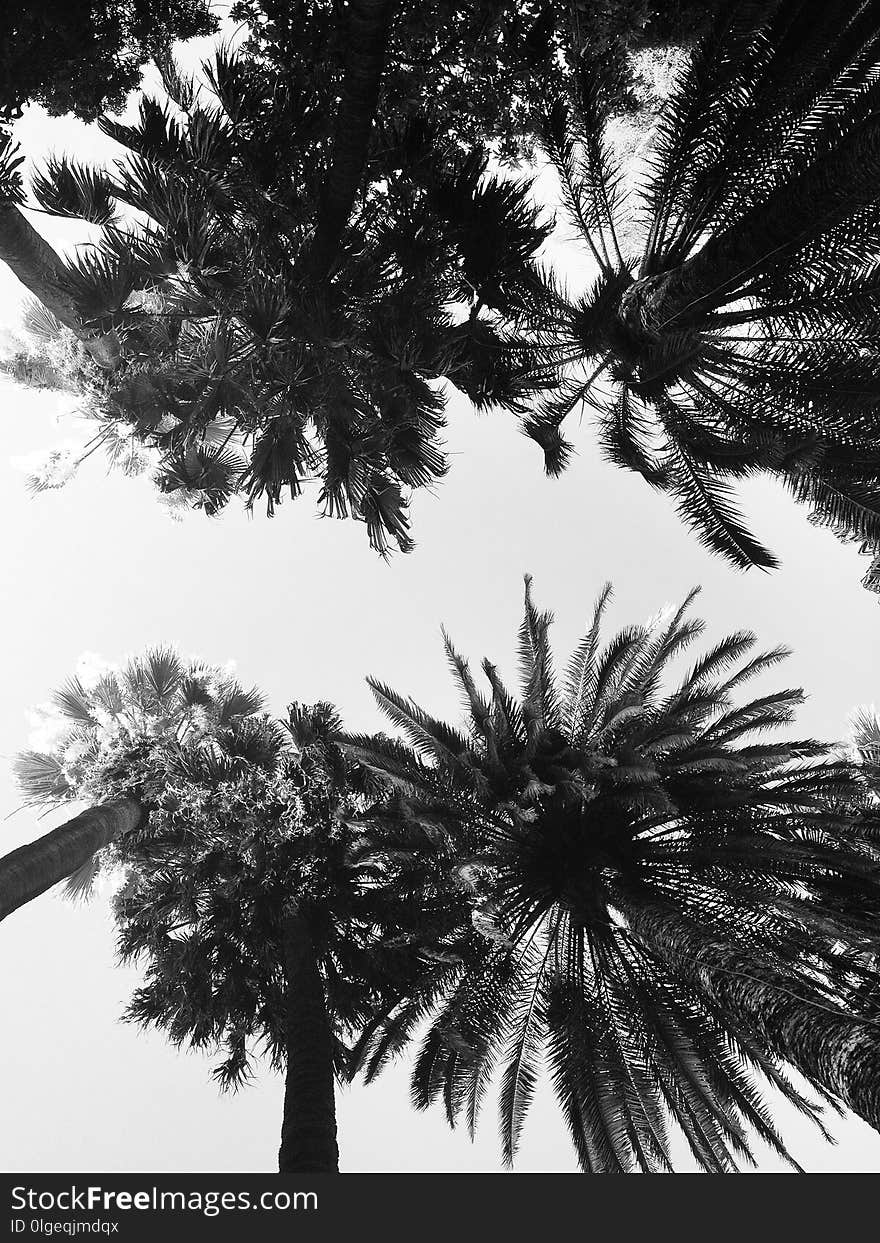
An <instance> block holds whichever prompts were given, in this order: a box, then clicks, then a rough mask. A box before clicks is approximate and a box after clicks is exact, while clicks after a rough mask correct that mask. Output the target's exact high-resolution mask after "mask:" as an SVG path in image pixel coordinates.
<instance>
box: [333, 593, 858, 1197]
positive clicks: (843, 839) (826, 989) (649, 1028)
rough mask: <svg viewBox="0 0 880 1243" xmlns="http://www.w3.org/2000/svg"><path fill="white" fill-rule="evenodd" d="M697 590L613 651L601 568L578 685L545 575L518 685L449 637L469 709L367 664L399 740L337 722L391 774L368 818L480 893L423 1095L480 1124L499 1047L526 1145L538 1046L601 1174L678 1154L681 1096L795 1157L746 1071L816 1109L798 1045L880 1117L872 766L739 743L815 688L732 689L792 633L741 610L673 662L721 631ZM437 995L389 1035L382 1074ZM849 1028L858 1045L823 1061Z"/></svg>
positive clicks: (739, 1136)
mask: <svg viewBox="0 0 880 1243" xmlns="http://www.w3.org/2000/svg"><path fill="white" fill-rule="evenodd" d="M694 594H695V593H692V594H691V596H689V597H688V599H687V600H686V601H685V602H684V604H683V605H682V606H681V608H679V609H678V610H677V611H675V612H674V613H673V614H672V615H671V616H665V617H664V616H662V615H661V617H660V618H659V619H655V620H654V621H653V622H652V623H650V624H648V625H645V626H633V627H628V628H627V629H624V630H622V631H621V632H619V633H618V634H617V635H615V636H614V637H613V638H612V639H611V640H610V641H609V642H608V643H607V644H605V645H604V647H603V646H602V644H601V639H600V624H601V618H602V613H603V609H604V607H605V604H606V602H607V599H608V596H609V589H608V588H607V587H606V588H605V589H604V591H603V592H602V594H601V596H600V598H599V601H598V603H597V606H596V610H595V615H594V618H593V622H592V625H591V626H590V628H589V630H588V632H587V634H586V636H585V637H584V639H583V640H582V642H581V643H580V644H579V645H578V647H577V649H576V651H575V653H574V655H573V656H572V658H571V661H570V662H569V665H568V669H567V672H566V676H565V679H564V681H563V682H562V683H561V684H560V682H559V681H558V680H557V678H556V675H555V673H554V670H553V662H552V658H551V652H550V648H549V644H548V630H549V626H550V622H551V616H550V614H548V613H541V612H539V611H538V610H537V609H536V608H535V606H534V604H533V602H532V599H531V594H530V591H529V586H528V580H527V587H526V603H525V617H524V620H523V624H522V627H521V630H520V638H519V648H520V660H521V667H522V689H521V695H520V697H519V699H517V698H516V697H515V696H514V695H513V694H512V693H511V692H510V691H508V689H507V688H506V687H505V685H504V683H503V682H502V680H501V678H500V677H499V674H498V672H497V670H496V668H495V667H494V666H493V665H491V664H490V663H488V662H484V664H483V670H484V673H485V675H486V678H487V680H488V683H489V687H490V691H491V694H490V696H489V697H488V698H486V697H484V696H483V695H482V694H481V692H480V691H479V689H478V688H477V685H476V683H475V681H474V679H473V677H472V674H471V672H470V669H469V666H468V664H467V663H466V662H465V661H464V660H463V659H462V657H461V656H460V655H459V654H458V653H457V652H456V651H455V650H454V648H453V647H452V645H451V643H450V642H449V640H448V639H446V652H447V656H448V657H449V661H450V664H451V667H452V670H453V673H454V675H455V678H456V680H457V681H458V683H459V685H460V687H461V689H462V691H463V694H464V701H465V707H466V710H467V728H466V730H465V731H464V732H462V731H460V730H457V729H454V728H453V727H451V726H449V725H447V724H445V723H443V722H440V721H438V720H435V719H434V718H432V717H431V716H429V715H428V714H427V713H426V712H424V711H423V710H422V709H421V708H419V707H418V706H416V705H415V704H414V703H412V702H411V701H409V700H407V699H405V698H403V697H401V696H400V695H398V694H396V693H395V692H393V691H392V690H390V689H388V688H387V687H385V686H383V685H382V684H380V683H378V682H375V681H372V682H371V686H372V688H373V691H374V693H375V695H376V698H377V700H378V702H379V705H380V707H381V708H382V709H383V710H384V711H385V712H386V714H387V715H388V716H389V717H390V719H391V720H392V721H393V722H394V724H395V725H396V726H397V727H398V728H399V729H400V730H401V731H402V733H403V734H404V736H405V738H406V742H398V741H393V740H389V739H384V738H382V737H379V738H370V737H366V736H349V737H348V738H346V739H345V745H346V747H347V749H348V750H349V752H350V754H351V755H352V756H353V757H356V758H357V759H358V760H359V761H360V762H361V763H363V764H365V765H367V766H369V767H371V768H372V769H373V770H374V771H376V772H377V773H379V774H381V775H382V777H383V779H384V780H386V781H390V782H392V784H393V785H394V786H395V787H396V788H397V793H396V794H395V795H394V796H393V797H391V798H389V799H387V800H385V802H384V803H382V804H381V805H379V806H377V807H376V808H374V809H373V810H372V812H371V814H370V819H371V822H372V824H373V826H374V830H375V829H376V826H379V827H380V829H381V835H383V836H384V841H385V845H386V848H387V849H388V850H389V852H390V853H391V854H392V855H395V854H396V853H399V854H400V855H401V856H403V857H405V856H406V855H407V852H409V853H410V854H411V855H419V854H426V853H427V854H428V855H431V856H432V857H434V858H435V860H436V861H437V865H438V867H441V868H442V867H443V866H445V867H446V868H447V869H448V874H449V876H450V877H451V879H450V880H449V882H448V883H449V884H450V885H452V886H454V885H456V884H457V885H458V886H459V887H460V888H463V889H464V890H465V891H466V892H467V893H469V895H470V904H471V907H472V912H473V913H472V924H473V926H472V928H471V929H470V930H469V931H468V932H465V933H463V934H462V940H461V944H460V946H459V952H460V955H461V958H462V963H461V964H460V966H459V968H458V970H457V974H456V976H455V979H454V980H453V981H452V982H451V983H450V984H449V986H448V987H447V989H446V990H445V992H444V994H443V995H442V996H441V997H440V998H439V999H437V1000H436V1002H435V1005H434V1007H433V1011H432V1023H431V1026H430V1030H429V1033H428V1035H427V1038H426V1039H425V1041H424V1043H423V1045H422V1049H421V1053H420V1055H419V1057H418V1061H417V1065H416V1070H415V1074H414V1079H413V1096H414V1100H415V1101H416V1103H417V1104H418V1105H420V1106H422V1107H424V1106H426V1105H427V1104H428V1103H429V1102H430V1101H432V1100H434V1099H435V1098H438V1097H442V1098H443V1100H444V1102H445V1106H446V1111H447V1115H448V1117H449V1119H450V1121H455V1120H456V1119H457V1118H459V1117H460V1116H461V1115H462V1114H463V1115H465V1116H466V1117H467V1120H468V1123H469V1125H470V1127H471V1128H473V1126H474V1124H475V1121H476V1118H477V1113H478V1110H479V1107H480V1102H481V1099H482V1097H483V1095H484V1093H485V1091H486V1088H487V1086H488V1083H489V1081H490V1079H491V1077H492V1075H493V1073H494V1072H495V1071H496V1070H497V1071H498V1073H499V1076H500V1098H499V1099H500V1116H501V1134H502V1140H503V1149H504V1154H505V1157H506V1158H507V1159H508V1160H512V1159H513V1156H514V1153H515V1151H516V1147H517V1143H518V1139H519V1135H520V1130H521V1127H522V1123H523V1119H524V1116H525V1114H526V1111H527V1108H528V1106H529V1103H530V1101H531V1098H532V1096H533V1093H534V1091H535V1088H536V1083H537V1080H538V1076H539V1073H540V1068H541V1066H542V1065H546V1066H548V1067H549V1073H550V1076H551V1078H552V1081H553V1086H554V1088H555V1091H556V1095H557V1097H558V1099H559V1103H560V1106H561V1108H562V1110H563V1112H564V1114H565V1117H566V1121H567V1123H568V1126H569V1128H570V1131H571V1135H572V1138H573V1140H574V1143H575V1146H576V1149H577V1153H578V1157H579V1160H580V1162H581V1165H582V1167H583V1168H584V1169H585V1170H588V1171H594V1172H600V1171H601V1172H622V1171H631V1170H645V1171H650V1170H661V1169H668V1168H671V1167H670V1160H671V1158H670V1148H669V1140H668V1135H667V1120H668V1118H669V1117H671V1118H672V1119H674V1121H675V1122H676V1123H677V1124H678V1126H679V1127H680V1128H681V1130H682V1131H683V1132H684V1135H685V1136H686V1138H687V1141H688V1144H689V1146H690V1149H691V1151H692V1152H693V1154H694V1156H695V1157H696V1159H697V1161H698V1162H699V1164H700V1166H701V1167H702V1168H703V1169H705V1170H709V1171H716V1172H718V1171H723V1170H729V1169H731V1168H733V1158H734V1156H739V1157H741V1158H744V1159H746V1160H748V1159H750V1152H749V1147H748V1142H747V1136H746V1132H747V1130H748V1128H752V1129H753V1130H754V1132H755V1133H756V1134H757V1135H758V1136H760V1137H761V1138H762V1139H764V1140H765V1141H767V1142H769V1143H770V1144H772V1145H773V1146H774V1147H775V1148H776V1149H777V1150H778V1151H780V1152H783V1153H784V1152H785V1149H784V1147H783V1145H782V1141H781V1140H780V1138H779V1137H778V1135H777V1133H776V1131H775V1128H774V1126H773V1123H772V1120H771V1117H770V1114H769V1112H768V1110H767V1107H766V1105H765V1104H764V1103H763V1101H762V1099H761V1096H760V1093H759V1091H758V1087H757V1084H756V1080H755V1074H756V1073H757V1074H758V1075H759V1076H760V1077H763V1079H764V1080H765V1081H768V1082H769V1083H771V1084H773V1085H774V1086H775V1087H777V1088H779V1089H781V1090H782V1092H783V1093H784V1094H785V1095H786V1096H787V1097H788V1099H789V1100H791V1101H793V1102H795V1104H797V1106H798V1107H799V1108H801V1109H803V1110H804V1111H805V1112H806V1113H808V1114H809V1115H810V1116H811V1117H813V1118H816V1116H817V1115H816V1110H815V1107H814V1106H813V1105H810V1104H809V1103H808V1102H806V1101H805V1100H804V1099H803V1098H801V1097H800V1096H799V1094H798V1093H797V1092H796V1091H795V1090H794V1089H793V1088H792V1087H791V1085H790V1084H789V1083H788V1081H787V1080H786V1079H785V1078H784V1076H783V1075H782V1073H781V1071H780V1068H779V1063H780V1062H784V1061H785V1060H789V1061H794V1062H796V1064H797V1065H798V1067H799V1069H801V1070H802V1071H803V1073H805V1074H806V1075H807V1077H808V1078H809V1079H811V1081H812V1082H813V1084H814V1086H816V1088H817V1089H818V1090H819V1092H820V1093H821V1094H823V1095H825V1096H826V1097H830V1098H832V1099H834V1100H835V1101H837V1100H843V1101H845V1102H846V1103H849V1104H850V1105H852V1106H853V1107H854V1108H857V1109H859V1111H860V1112H862V1113H863V1114H864V1115H865V1116H867V1117H869V1118H870V1120H872V1121H873V1122H874V1124H875V1125H880V1111H878V1108H880V1097H878V1086H880V1042H878V1029H877V1027H876V1025H874V1026H872V1025H871V1022H870V1021H868V1022H858V1021H856V1020H855V1018H854V1017H853V1015H852V1014H851V1013H848V1012H847V1011H846V1009H845V1007H844V1002H843V1000H842V998H843V997H844V996H848V995H849V991H850V988H851V983H852V979H853V978H854V977H853V974H852V973H853V972H855V973H856V975H858V974H859V973H860V972H861V973H862V974H864V971H865V969H864V968H862V967H859V965H858V960H857V950H858V949H859V947H862V946H863V945H864V944H865V943H866V942H867V941H869V940H870V939H871V938H872V937H876V928H877V913H878V892H880V891H878V883H877V882H878V869H877V851H876V844H875V842H876V821H875V820H873V819H872V818H871V816H870V813H869V811H868V810H867V808H866V794H865V788H864V784H863V782H862V780H861V777H860V774H859V772H858V770H857V769H856V768H855V767H853V766H852V765H850V764H849V763H847V762H846V761H845V760H839V759H835V758H833V757H830V756H829V755H828V754H827V749H826V748H825V747H824V746H823V745H822V744H820V743H818V742H814V741H810V740H805V741H795V742H779V741H772V740H762V741H749V738H750V736H753V735H755V734H760V733H761V732H763V731H766V730H768V729H773V728H775V727H777V726H780V725H784V724H787V723H788V722H790V721H791V719H792V715H793V710H794V708H795V706H796V705H797V704H798V703H799V702H800V700H801V698H802V695H801V693H800V692H799V691H792V690H786V691H781V692H776V693H772V694H766V695H763V696H761V697H759V698H756V699H753V700H751V701H749V702H746V703H741V704H737V703H736V697H737V691H738V689H739V688H740V687H742V686H743V685H744V684H745V683H746V682H747V681H748V680H749V679H750V678H752V677H755V676H756V675H758V674H760V673H762V672H763V671H764V670H766V669H769V668H770V667H771V666H773V665H775V664H776V663H777V662H778V661H779V660H781V659H782V658H783V657H784V656H785V655H786V652H785V651H784V650H782V649H776V650H773V651H769V652H764V653H761V654H758V655H754V654H752V651H751V649H752V647H753V645H754V643H755V637H754V635H752V634H750V633H746V632H738V633H735V634H732V635H729V636H727V637H726V638H724V639H722V640H721V641H720V642H719V643H717V644H715V646H713V647H712V648H710V649H709V650H708V651H707V652H705V653H704V654H703V655H702V656H700V657H699V658H698V659H697V660H696V661H695V662H694V664H693V665H692V666H691V668H690V670H689V671H688V672H687V673H686V675H685V676H684V677H683V678H681V679H680V680H679V681H678V682H677V683H673V684H670V683H669V681H668V679H667V677H666V668H667V665H668V664H669V662H670V661H671V659H672V658H673V657H675V656H676V655H677V654H679V653H681V652H682V651H683V650H684V649H685V648H686V647H687V646H688V645H689V644H691V643H692V642H693V640H694V639H695V638H697V636H699V635H700V634H701V632H702V630H703V623H702V622H700V621H699V620H697V619H695V618H692V617H690V616H689V615H688V608H689V605H690V603H691V601H692V599H693V595H694ZM424 1014H425V1009H424V1008H423V1009H422V1010H420V1011H419V1012H418V1013H417V1014H412V1013H411V1012H408V1011H406V1012H404V1011H401V1012H400V1013H399V1014H398V1015H396V1016H393V1017H392V1019H390V1020H389V1022H387V1023H386V1024H384V1025H383V1026H382V1027H381V1028H379V1029H377V1030H376V1032H375V1033H374V1034H373V1036H372V1039H371V1041H367V1044H366V1046H365V1048H364V1049H363V1050H362V1052H361V1060H362V1062H363V1064H364V1065H365V1066H366V1068H367V1073H368V1074H369V1073H370V1070H371V1067H372V1066H373V1065H381V1063H382V1060H383V1058H384V1056H385V1051H386V1049H387V1047H388V1044H389V1042H392V1043H394V1044H395V1045H396V1046H397V1047H399V1045H400V1043H401V1042H402V1039H403V1037H404V1035H405V1033H406V1032H408V1031H411V1030H412V1028H413V1026H414V1024H415V1023H417V1022H418V1021H420V1020H421V1019H422V1018H423V1017H424ZM768 1016H770V1017H768ZM823 1022H824V1023H825V1024H826V1026H827V1031H826V1030H825V1029H824V1028H823V1030H822V1032H821V1034H820V1033H819V1028H820V1027H821V1026H822V1023H823ZM804 1030H806V1032H807V1037H806V1043H807V1045H809V1044H810V1040H809V1033H810V1031H811V1030H812V1031H813V1032H814V1033H815V1042H814V1044H813V1046H811V1047H809V1048H806V1049H804V1048H802V1047H801V1045H800V1044H799V1043H798V1040H797V1039H796V1038H795V1034H796V1033H797V1032H802V1031H804ZM793 1033H795V1034H793ZM826 1040H827V1041H828V1042H829V1043H828V1044H824V1043H822V1042H824V1041H826ZM835 1041H836V1042H838V1044H837V1045H835V1043H834V1042H835ZM820 1044H821V1048H820V1047H819V1046H820ZM838 1046H842V1047H844V1048H849V1047H850V1046H852V1047H853V1048H855V1047H856V1046H858V1058H857V1059H856V1060H855V1061H854V1062H853V1063H847V1064H844V1062H843V1061H841V1062H840V1063H839V1064H835V1069H834V1070H833V1071H830V1070H829V1066H828V1056H827V1055H828V1050H829V1049H830V1048H835V1047H838ZM545 1059H546V1061H545ZM823 1059H824V1062H823ZM838 1072H839V1073H838Z"/></svg>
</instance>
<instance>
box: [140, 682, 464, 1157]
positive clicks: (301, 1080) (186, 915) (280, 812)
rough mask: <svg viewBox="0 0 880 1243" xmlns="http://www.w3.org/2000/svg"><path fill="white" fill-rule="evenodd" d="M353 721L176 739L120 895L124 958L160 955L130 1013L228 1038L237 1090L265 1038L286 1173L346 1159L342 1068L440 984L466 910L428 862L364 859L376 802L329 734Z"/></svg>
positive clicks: (199, 1035) (307, 717) (194, 1037)
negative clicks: (339, 1085) (361, 820)
mask: <svg viewBox="0 0 880 1243" xmlns="http://www.w3.org/2000/svg"><path fill="white" fill-rule="evenodd" d="M338 728H339V721H338V718H336V716H335V714H334V713H333V712H332V710H331V709H330V708H329V706H328V705H317V706H316V707H314V708H311V709H303V708H300V707H299V706H298V705H293V706H292V707H291V710H290V716H289V719H288V720H287V722H286V723H285V726H284V727H279V726H278V725H277V724H276V723H274V722H271V721H267V720H263V721H259V722H256V723H255V722H253V721H249V720H237V721H236V722H235V723H234V724H233V725H232V726H231V728H230V729H228V730H227V731H225V732H223V733H222V734H221V735H218V736H216V737H214V738H211V739H202V740H200V741H198V742H195V743H193V744H191V745H188V746H183V747H177V746H172V747H169V748H168V749H167V751H166V755H165V772H164V775H163V780H162V787H163V793H162V795H161V797H159V798H157V799H156V801H155V803H154V804H153V805H152V809H151V823H150V832H149V837H148V839H147V840H145V841H144V842H143V844H142V846H141V848H140V850H139V852H138V857H137V866H136V867H133V868H132V870H131V874H130V879H129V881H128V882H127V884H126V885H125V887H124V888H123V889H122V890H121V891H120V894H119V896H118V898H117V900H116V915H117V920H118V924H119V930H120V932H119V948H120V952H121V954H122V957H123V958H124V959H135V960H136V959H143V960H145V961H146V965H147V970H146V980H145V983H144V985H143V987H141V988H139V989H138V990H137V991H136V993H135V994H134V997H133V999H132V1001H131V1004H130V1006H129V1008H128V1011H127V1017H128V1018H130V1019H132V1020H134V1021H137V1022H140V1023H143V1024H153V1025H155V1026H157V1027H159V1028H161V1029H163V1030H166V1031H167V1032H168V1034H169V1036H170V1038H171V1039H172V1040H173V1041H174V1042H175V1043H176V1044H182V1043H184V1042H186V1043H188V1044H190V1045H191V1046H193V1047H196V1048H202V1047H205V1046H211V1047H214V1046H220V1047H222V1048H223V1049H224V1051H225V1057H224V1060H223V1061H222V1063H221V1064H220V1065H219V1066H218V1067H217V1069H216V1070H215V1072H214V1073H215V1076H216V1078H217V1079H218V1080H219V1082H220V1084H221V1085H222V1086H223V1087H225V1088H228V1087H237V1086H239V1085H240V1084H241V1083H243V1082H245V1081H246V1080H247V1078H248V1077H249V1075H250V1071H251V1065H252V1060H253V1056H254V1047H255V1046H260V1047H261V1048H262V1049H263V1050H265V1051H266V1052H267V1053H268V1055H269V1057H270V1060H271V1063H272V1065H273V1067H275V1068H276V1069H278V1070H280V1071H283V1072H284V1074H285V1093H284V1115H283V1122H282V1128H281V1147H280V1151H279V1171H280V1172H281V1173H333V1172H336V1171H337V1170H338V1161H339V1154H338V1148H337V1138H336V1114H335V1099H334V1097H335V1093H334V1078H339V1079H340V1080H342V1081H345V1080H347V1079H348V1078H349V1077H350V1074H351V1069H352V1056H351V1047H350V1046H351V1040H352V1038H353V1037H355V1036H356V1035H357V1034H358V1032H359V1030H360V1029H361V1028H362V1027H363V1026H364V1024H365V1023H366V1022H368V1021H374V1022H375V1021H376V1020H377V1019H379V1020H381V1019H382V1018H384V1017H385V1016H386V1015H387V1014H388V1013H389V1012H390V1011H391V1010H392V1009H394V1008H395V1007H396V1006H398V1005H399V1004H401V1002H402V1000H403V999H406V1001H407V1002H408V1004H413V1002H414V1001H415V1000H416V999H417V998H418V997H420V996H421V995H422V994H423V993H425V992H426V991H428V992H430V991H431V990H432V989H434V988H436V986H437V982H438V980H442V978H443V977H444V976H445V975H448V973H449V966H448V965H447V963H446V961H445V959H446V956H447V955H446V954H445V953H444V951H443V948H442V942H443V936H444V935H445V934H444V933H443V932H442V931H441V926H442V925H443V924H445V925H446V927H447V930H450V929H451V930H453V931H454V929H455V928H456V927H457V925H458V923H459V922H460V909H458V908H460V906H461V904H460V902H458V903H456V902H455V901H453V902H452V903H448V902H445V901H444V903H443V908H442V909H441V908H440V906H439V905H438V904H436V903H432V899H431V894H430V890H429V888H427V887H426V886H425V885H424V884H421V883H418V882H417V876H418V873H417V870H416V871H413V870H409V871H408V872H407V873H406V879H405V881H401V879H400V878H399V877H398V878H397V879H396V880H395V883H394V884H389V883H386V875H385V873H386V869H383V868H382V867H381V866H380V865H378V864H377V863H376V862H373V863H370V862H369V861H368V860H366V859H365V858H364V857H361V858H359V859H354V858H353V857H352V847H353V845H354V843H355V842H356V841H358V840H360V839H361V838H362V836H363V832H362V829H361V828H360V827H359V826H358V825H357V824H356V822H355V821H356V817H357V814H358V812H359V810H362V808H363V806H364V797H363V794H362V793H358V790H357V788H356V786H352V784H351V779H352V778H354V779H355V780H356V779H357V776H358V774H357V771H356V770H353V769H352V768H351V767H350V766H348V767H346V765H345V764H344V762H343V760H342V757H341V755H340V754H339V753H338V751H337V750H336V748H335V747H334V746H333V745H332V744H331V743H330V742H329V741H328V735H329V732H330V731H331V730H338ZM368 786H369V783H368ZM350 822H351V823H350Z"/></svg>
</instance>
